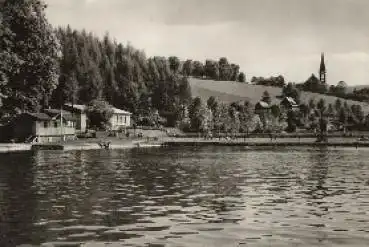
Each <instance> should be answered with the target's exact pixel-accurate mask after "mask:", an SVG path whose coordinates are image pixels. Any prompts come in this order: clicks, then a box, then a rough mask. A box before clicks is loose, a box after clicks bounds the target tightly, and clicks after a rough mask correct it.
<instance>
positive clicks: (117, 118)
mask: <svg viewBox="0 0 369 247" xmlns="http://www.w3.org/2000/svg"><path fill="white" fill-rule="evenodd" d="M131 115H132V113H130V112H128V111H124V110H121V109H118V108H115V107H113V116H112V117H111V118H110V121H109V123H110V126H111V129H112V130H120V129H124V128H127V127H129V126H131Z"/></svg>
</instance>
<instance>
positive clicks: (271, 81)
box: [251, 75, 286, 87]
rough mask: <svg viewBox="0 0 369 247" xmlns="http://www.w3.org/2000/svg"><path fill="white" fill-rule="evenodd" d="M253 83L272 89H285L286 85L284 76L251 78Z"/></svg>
mask: <svg viewBox="0 0 369 247" xmlns="http://www.w3.org/2000/svg"><path fill="white" fill-rule="evenodd" d="M251 83H253V84H256V85H263V86H270V87H284V86H285V85H286V83H285V80H284V77H283V76H282V75H279V76H271V77H267V78H265V77H262V76H261V77H256V76H253V77H252V78H251Z"/></svg>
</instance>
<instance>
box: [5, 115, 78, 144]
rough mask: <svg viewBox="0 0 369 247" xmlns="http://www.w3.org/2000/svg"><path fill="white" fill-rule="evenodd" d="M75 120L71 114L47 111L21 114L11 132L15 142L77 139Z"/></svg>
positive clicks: (15, 120)
mask: <svg viewBox="0 0 369 247" xmlns="http://www.w3.org/2000/svg"><path fill="white" fill-rule="evenodd" d="M74 126H75V119H74V118H73V117H72V115H71V114H70V113H69V112H66V111H63V112H61V111H60V110H56V109H47V110H45V111H44V112H40V113H29V112H26V113H21V114H19V115H18V116H17V117H16V118H15V119H14V120H13V121H12V122H11V123H10V128H9V130H10V131H11V132H12V133H11V135H10V136H11V139H12V140H13V141H15V142H36V143H45V142H58V141H65V140H73V139H74V138H75V134H76V132H75V127H74Z"/></svg>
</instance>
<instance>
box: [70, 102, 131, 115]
mask: <svg viewBox="0 0 369 247" xmlns="http://www.w3.org/2000/svg"><path fill="white" fill-rule="evenodd" d="M65 106H68V107H72V108H73V109H75V110H78V111H80V112H84V111H86V110H87V106H86V105H72V104H71V103H68V104H65ZM112 110H113V113H114V114H125V115H132V113H130V112H128V111H125V110H121V109H118V108H116V107H113V108H112Z"/></svg>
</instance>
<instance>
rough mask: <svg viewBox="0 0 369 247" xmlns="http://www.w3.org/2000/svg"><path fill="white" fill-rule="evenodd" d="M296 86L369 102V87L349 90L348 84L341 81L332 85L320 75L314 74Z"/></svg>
mask: <svg viewBox="0 0 369 247" xmlns="http://www.w3.org/2000/svg"><path fill="white" fill-rule="evenodd" d="M296 86H297V87H298V88H299V89H300V90H302V91H306V92H313V93H319V94H326V95H332V96H335V97H338V98H342V99H347V100H354V101H360V102H369V88H363V89H360V90H354V91H353V92H348V91H347V84H346V83H345V82H344V81H340V82H338V83H337V85H330V86H328V85H327V84H324V83H322V82H321V81H320V80H319V79H318V77H316V76H315V75H314V74H312V75H311V76H310V77H309V78H308V79H307V80H306V81H305V82H304V83H300V84H296Z"/></svg>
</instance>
